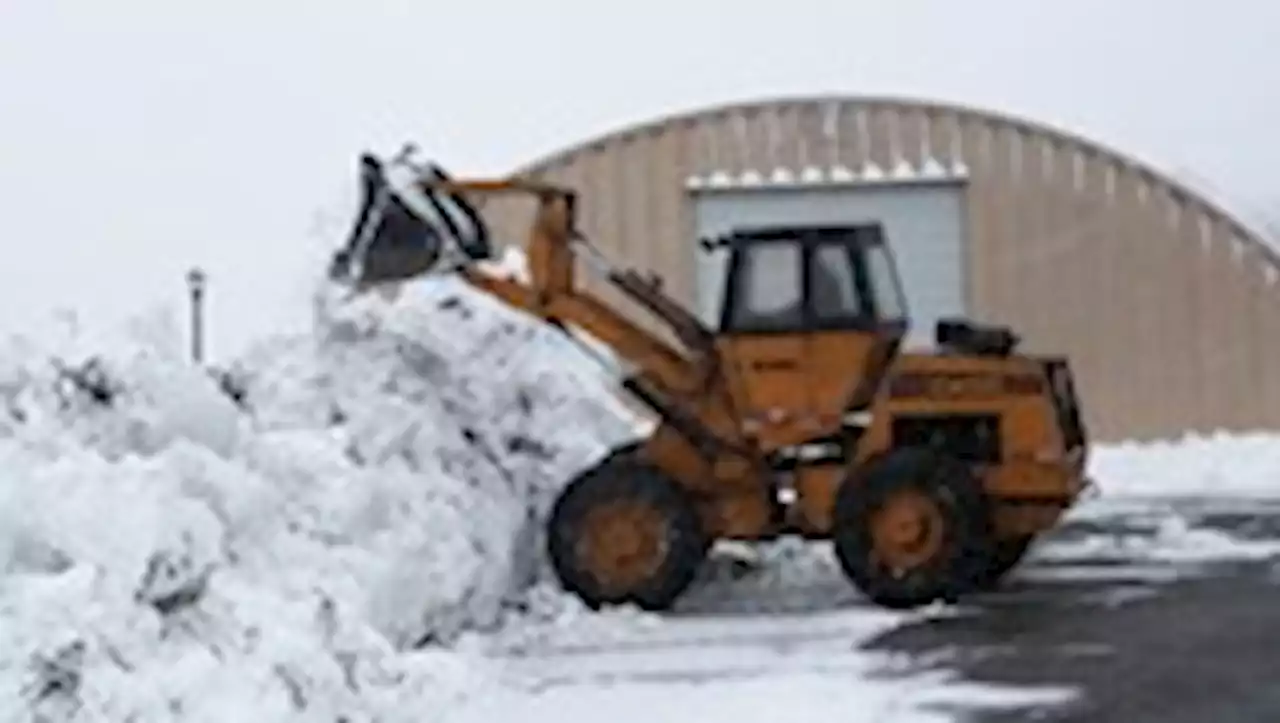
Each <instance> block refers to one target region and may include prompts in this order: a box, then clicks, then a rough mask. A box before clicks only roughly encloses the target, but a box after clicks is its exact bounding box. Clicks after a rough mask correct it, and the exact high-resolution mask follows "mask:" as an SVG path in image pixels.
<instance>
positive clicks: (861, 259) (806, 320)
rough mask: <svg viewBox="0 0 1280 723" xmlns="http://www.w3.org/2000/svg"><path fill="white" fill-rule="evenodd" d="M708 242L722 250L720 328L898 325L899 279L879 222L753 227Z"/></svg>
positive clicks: (875, 328)
mask: <svg viewBox="0 0 1280 723" xmlns="http://www.w3.org/2000/svg"><path fill="white" fill-rule="evenodd" d="M711 244H713V245H726V246H728V247H729V251H730V254H729V261H728V264H729V268H728V273H727V275H726V279H727V280H726V286H725V290H724V297H723V299H724V303H723V306H722V307H721V310H720V330H721V332H723V333H727V334H768V333H788V332H790V333H795V332H811V331H852V330H861V331H872V332H877V333H881V334H886V335H889V336H900V335H902V334H903V333H905V331H906V327H907V307H906V300H905V298H904V295H903V292H902V284H901V282H900V279H899V277H898V271H897V267H896V264H895V263H894V259H893V256H892V253H891V252H890V250H889V248H888V246H887V245H886V244H885V241H884V231H883V228H882V227H881V226H880V225H879V224H864V225H857V226H799V227H798V226H787V227H770V228H754V229H749V230H738V231H735V232H733V233H731V234H729V235H728V236H726V237H722V238H720V239H717V240H715V241H713V242H711Z"/></svg>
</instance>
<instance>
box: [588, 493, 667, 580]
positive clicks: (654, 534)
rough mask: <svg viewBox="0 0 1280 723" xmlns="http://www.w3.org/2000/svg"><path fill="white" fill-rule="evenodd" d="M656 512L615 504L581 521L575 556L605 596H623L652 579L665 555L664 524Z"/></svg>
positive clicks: (636, 504) (635, 505) (633, 504)
mask: <svg viewBox="0 0 1280 723" xmlns="http://www.w3.org/2000/svg"><path fill="white" fill-rule="evenodd" d="M666 522H667V521H666V519H665V517H664V516H663V515H662V514H661V513H660V512H659V511H658V510H656V509H654V508H653V507H651V506H649V505H645V504H642V503H639V502H616V503H613V504H610V505H606V506H603V507H599V508H597V509H594V510H591V512H589V513H588V514H587V515H586V516H585V517H584V518H583V520H582V526H581V528H580V529H581V533H580V535H579V537H578V541H577V544H576V545H575V546H574V548H575V549H574V554H575V556H576V557H577V559H578V561H579V564H580V565H581V567H582V568H583V569H584V570H586V571H587V572H588V573H589V574H590V575H591V577H592V578H593V579H594V580H595V582H596V584H597V585H598V586H599V587H600V588H601V592H603V593H604V594H606V595H614V596H616V595H622V594H626V593H628V592H631V591H633V590H635V589H636V588H637V587H639V586H640V585H642V584H643V583H644V582H645V581H646V580H648V579H651V578H652V577H653V576H654V575H656V574H657V572H658V570H659V569H660V568H661V567H662V563H663V561H664V560H665V559H666V556H667V535H666V532H667V524H666Z"/></svg>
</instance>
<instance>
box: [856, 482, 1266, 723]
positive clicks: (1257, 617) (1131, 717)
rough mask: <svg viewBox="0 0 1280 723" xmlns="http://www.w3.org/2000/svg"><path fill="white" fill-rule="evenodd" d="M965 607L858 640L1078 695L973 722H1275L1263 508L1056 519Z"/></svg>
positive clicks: (1212, 503)
mask: <svg viewBox="0 0 1280 723" xmlns="http://www.w3.org/2000/svg"><path fill="white" fill-rule="evenodd" d="M1187 528H1190V529H1191V530H1192V532H1191V533H1190V534H1185V533H1186V529H1187ZM1122 540H1123V541H1126V542H1127V545H1121V544H1119V542H1120V541H1122ZM1241 543H1243V545H1242V544H1241ZM1232 548H1234V550H1233V549H1232ZM1273 548H1274V549H1273ZM1218 549H1221V550H1222V551H1223V553H1224V554H1222V555H1210V556H1212V557H1218V558H1219V559H1216V560H1211V561H1204V560H1201V561H1198V562H1191V561H1189V560H1187V559H1186V558H1188V557H1196V556H1202V555H1205V554H1206V553H1210V552H1212V551H1213V550H1218ZM1170 550H1172V553H1177V554H1172V553H1171V552H1170ZM1153 558H1154V559H1153ZM1233 558H1234V559H1233ZM965 608H966V610H965V612H963V613H962V614H960V615H959V616H956V617H951V618H943V619H939V620H933V621H930V622H928V623H924V624H919V625H914V626H908V627H905V628H899V629H896V630H894V631H892V632H890V633H887V634H885V635H883V636H882V637H880V638H878V639H876V640H874V641H873V642H872V643H871V644H870V645H869V646H868V647H870V648H872V649H878V650H884V651H891V652H895V653H899V654H906V656H907V657H908V658H909V659H911V660H914V661H917V663H916V664H917V665H919V666H933V665H936V666H942V667H945V668H947V669H951V670H958V671H959V673H960V674H961V675H962V676H963V677H964V678H966V679H969V680H973V681H982V682H994V683H1009V684H1015V685H1031V686H1067V687H1071V688H1075V689H1077V690H1078V691H1079V697H1078V699H1077V700H1076V701H1075V702H1073V703H1071V704H1068V705H1065V706H1059V707H1053V708H1038V709H1019V710H1016V711H1004V712H996V713H991V712H984V713H980V714H977V713H972V712H969V713H966V714H965V715H964V718H966V719H969V720H974V721H984V722H986V721H990V722H992V723H994V722H996V721H999V722H1001V723H1004V722H1006V721H1094V722H1103V721H1124V722H1126V723H1145V722H1147V721H1160V723H1184V722H1185V723H1213V722H1214V721H1220V722H1222V723H1237V722H1239V723H1247V722H1252V721H1266V722H1267V723H1275V722H1276V721H1280V506H1277V505H1275V504H1260V503H1258V502H1256V501H1232V500H1205V499H1201V500H1184V501H1181V502H1176V503H1172V502H1163V503H1151V502H1147V503H1141V504H1133V505H1128V506H1127V508H1124V509H1116V510H1113V511H1111V512H1109V513H1107V514H1102V515H1097V516H1094V517H1093V518H1092V519H1086V520H1084V521H1080V522H1074V523H1071V524H1068V525H1067V526H1066V527H1064V528H1063V530H1062V531H1061V533H1059V534H1058V535H1056V536H1055V538H1054V539H1050V540H1047V541H1046V542H1045V544H1044V545H1043V547H1042V548H1041V549H1040V550H1038V553H1037V554H1034V555H1033V556H1032V558H1031V559H1029V560H1028V561H1026V562H1025V563H1024V565H1023V566H1022V567H1020V568H1019V569H1018V570H1017V572H1015V573H1014V574H1013V575H1012V577H1011V578H1010V579H1009V580H1008V581H1007V584H1006V585H1005V587H1004V589H1003V590H1001V591H999V592H998V593H994V594H990V595H987V596H984V597H983V598H980V599H974V600H970V601H968V603H967V604H966V605H965Z"/></svg>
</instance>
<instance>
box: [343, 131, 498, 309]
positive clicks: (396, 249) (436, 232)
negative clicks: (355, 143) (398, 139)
mask: <svg viewBox="0 0 1280 723" xmlns="http://www.w3.org/2000/svg"><path fill="white" fill-rule="evenodd" d="M359 167H360V210H359V212H358V213H357V214H356V218H355V221H354V223H353V225H352V228H351V231H350V232H349V233H348V235H347V239H346V243H345V244H344V245H343V246H342V248H340V249H338V250H337V251H335V253H334V255H333V258H332V259H331V261H330V264H329V278H330V279H331V280H333V281H334V282H337V283H340V284H343V285H348V286H354V287H355V288H357V289H364V288H368V287H370V286H376V285H379V284H385V283H392V282H398V281H404V280H407V279H410V278H413V277H416V276H419V275H422V274H427V273H432V272H435V271H438V270H440V269H441V268H442V267H444V266H445V265H446V264H445V262H446V261H449V260H450V259H458V257H462V258H463V259H466V260H470V261H480V260H484V259H488V258H491V257H492V255H493V249H492V247H491V244H490V242H489V231H488V228H487V227H486V226H485V223H484V220H483V218H481V216H480V214H479V212H478V211H477V210H476V208H475V207H474V206H472V205H471V203H470V202H469V201H468V200H467V199H466V198H464V197H463V196H462V195H461V194H460V193H457V192H456V191H452V190H448V191H442V190H441V188H440V186H442V185H443V184H447V183H448V182H449V181H450V179H449V177H448V175H447V174H446V173H445V172H444V171H443V170H442V169H441V168H439V167H438V166H436V165H434V164H428V165H416V164H414V163H412V162H411V161H410V160H409V159H408V158H407V153H402V154H401V155H400V156H398V157H396V158H395V159H393V160H392V161H391V162H390V164H386V163H383V162H382V161H380V160H378V159H377V158H376V157H375V156H373V155H372V154H370V153H364V154H362V155H361V156H360V161H359ZM390 171H395V173H394V174H392V173H390Z"/></svg>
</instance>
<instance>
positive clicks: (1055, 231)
mask: <svg viewBox="0 0 1280 723" xmlns="http://www.w3.org/2000/svg"><path fill="white" fill-rule="evenodd" d="M931 158H932V159H936V160H938V161H940V162H942V163H943V164H945V165H947V166H949V167H950V166H953V165H955V164H962V165H963V166H964V167H966V168H967V170H968V173H969V178H970V180H969V184H970V186H969V199H970V206H969V209H968V211H969V214H968V216H969V224H970V231H969V236H970V240H971V247H970V250H969V258H968V266H969V269H970V272H971V279H970V288H971V290H972V297H973V298H972V299H971V304H972V307H973V308H975V309H976V310H977V314H978V315H979V316H980V317H981V318H983V319H984V320H987V321H992V322H1000V323H1008V324H1012V325H1013V326H1015V327H1016V328H1017V329H1019V330H1020V331H1021V332H1022V333H1023V334H1024V335H1025V337H1026V343H1027V347H1028V349H1030V350H1034V351H1050V352H1058V351H1060V352H1065V353H1066V354H1069V355H1070V356H1071V358H1072V360H1073V363H1074V366H1075V368H1076V369H1077V373H1078V375H1079V377H1080V386H1081V393H1082V395H1083V396H1084V397H1085V402H1086V406H1087V417H1088V422H1089V424H1090V425H1091V426H1092V428H1093V430H1094V432H1095V436H1096V437H1097V438H1099V439H1105V440H1117V439H1122V438H1137V439H1144V438H1155V437H1167V436H1172V435H1177V434H1179V433H1181V432H1183V431H1186V430H1201V431H1204V430H1211V429H1215V428H1221V429H1232V430H1242V429H1253V428H1260V427H1272V428H1274V427H1280V370H1273V369H1272V368H1271V365H1270V364H1269V362H1270V360H1272V359H1274V358H1276V355H1277V352H1280V285H1277V284H1276V283H1275V280H1276V272H1277V257H1276V255H1275V254H1274V252H1272V251H1271V250H1270V249H1269V248H1267V247H1266V246H1265V245H1264V244H1262V243H1261V242H1260V241H1259V240H1258V239H1256V238H1255V237H1253V236H1252V235H1250V233H1249V232H1248V231H1247V230H1245V229H1244V228H1242V227H1241V226H1240V225H1239V224H1238V223H1236V222H1234V221H1233V220H1232V219H1230V218H1228V217H1226V216H1225V215H1223V214H1222V213H1220V212H1218V211H1217V210H1216V209H1214V208H1212V207H1211V206H1210V205H1209V204H1207V203H1206V202H1205V201H1204V200H1202V199H1199V198H1197V197H1195V196H1194V195H1192V194H1191V193H1189V192H1188V191H1186V190H1185V189H1181V188H1178V187H1176V186H1175V185H1173V184H1171V183H1170V182H1168V181H1167V180H1166V179H1162V178H1160V177H1159V176H1158V175H1156V174H1155V173H1153V172H1152V171H1150V170H1149V169H1145V168H1143V167H1140V166H1138V165H1137V164H1135V163H1134V162H1132V161H1130V160H1128V159H1125V158H1123V157H1121V156H1119V155H1116V154H1115V153H1113V152H1110V151H1107V150H1104V149H1101V148H1099V147H1097V146H1095V145H1093V144H1090V143H1088V142H1085V141H1083V140H1081V139H1078V138H1074V137H1069V136H1067V135H1064V134H1061V133H1057V132H1054V131H1052V130H1050V129H1047V128H1043V127H1039V126H1036V125H1033V124H1029V123H1026V122H1022V121H1018V120H1016V119H1010V118H1006V117H1002V116H997V115H993V114H989V113H984V112H980V111H975V110H972V109H964V108H958V107H954V106H945V105H936V104H925V103H915V102H905V101H897V100H891V99H856V98H855V99H842V98H834V99H827V98H821V99H801V100H786V101H776V102H765V103H757V104H749V105H740V106H733V107H723V108H716V109H712V110H709V111H705V112H701V113H697V114H691V115H686V116H681V117H677V118H672V119H665V120H663V121H661V122H657V123H653V124H649V125H644V126H638V127H636V128H633V129H630V130H627V131H623V132H621V133H618V134H615V135H611V136H609V137H607V138H605V139H602V140H599V141H596V142H594V143H592V144H589V145H586V146H583V147H580V148H577V149H574V150H571V151H568V152H565V153H562V154H559V155H557V156H554V157H552V158H550V159H547V160H544V161H541V162H539V163H536V164H534V165H532V166H530V167H528V168H526V169H523V170H525V171H526V172H531V173H534V174H536V175H541V176H543V177H546V178H548V179H553V180H556V181H559V182H563V183H567V184H570V185H573V186H575V187H577V188H578V189H580V190H581V192H582V203H583V217H584V218H583V226H584V229H585V230H586V231H587V233H588V234H589V235H591V236H592V237H593V238H595V240H596V241H597V243H598V245H599V246H600V247H601V248H602V249H604V250H605V251H606V252H607V253H609V254H611V255H612V256H613V257H614V258H616V259H618V260H619V261H621V262H624V263H627V264H631V265H634V266H639V267H641V268H648V269H652V270H655V271H657V272H659V273H660V274H662V275H663V276H664V277H665V278H666V279H667V283H668V286H669V288H670V290H671V292H672V293H673V294H674V295H675V296H677V297H678V298H680V299H681V300H682V301H684V302H685V303H688V304H690V305H692V304H694V302H695V295H694V282H695V272H694V268H693V266H692V264H690V263H689V262H688V258H689V257H688V254H687V249H688V245H689V243H690V242H691V241H690V240H691V238H692V235H693V233H694V228H693V219H692V210H691V205H690V203H689V200H688V197H687V191H686V180H687V179H688V178H689V177H690V176H693V175H706V174H709V173H712V172H715V171H725V172H728V173H730V174H736V173H741V172H743V171H747V170H753V169H754V170H760V171H763V172H764V173H766V174H767V173H769V172H771V171H772V170H773V169H775V168H779V167H781V168H787V169H791V170H793V171H796V172H799V171H801V170H803V169H804V168H806V167H820V168H824V169H827V168H831V167H833V166H842V167H846V168H849V169H852V170H853V171H855V172H856V171H858V170H859V169H861V168H862V167H863V166H864V165H865V164H866V163H867V162H872V163H875V164H877V165H878V166H879V167H880V168H882V169H886V170H888V169H890V168H892V167H893V166H894V165H896V164H898V163H899V162H901V161H906V162H908V163H911V164H912V165H914V166H916V167H920V166H921V165H922V164H924V163H925V162H926V161H927V160H928V159H931ZM492 203H493V206H492V207H491V208H490V209H487V213H488V214H489V216H490V218H491V219H492V220H493V222H494V225H495V228H496V229H497V230H498V231H499V232H500V233H501V234H504V235H506V236H507V237H509V238H516V239H518V238H519V237H520V234H521V233H522V231H523V224H524V223H525V222H526V220H527V218H528V214H527V208H516V207H515V206H511V205H506V206H503V205H499V204H498V203H496V202H492ZM611 298H612V297H611Z"/></svg>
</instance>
